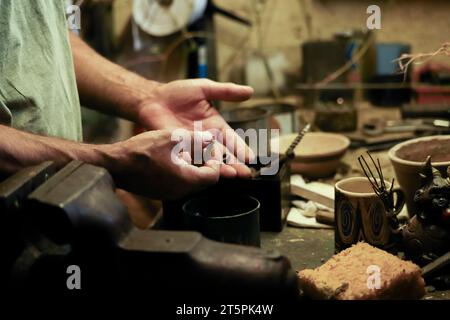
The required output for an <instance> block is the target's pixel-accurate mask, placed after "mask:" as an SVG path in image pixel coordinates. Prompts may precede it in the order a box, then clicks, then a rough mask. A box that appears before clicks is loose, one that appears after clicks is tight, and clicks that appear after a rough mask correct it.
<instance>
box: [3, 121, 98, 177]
mask: <svg viewBox="0 0 450 320" xmlns="http://www.w3.org/2000/svg"><path fill="white" fill-rule="evenodd" d="M0 137H2V138H1V139H0V173H1V174H2V175H3V174H6V175H9V174H13V173H15V172H17V171H18V170H20V169H22V168H24V167H27V166H33V165H36V164H39V163H41V162H44V161H48V160H51V161H53V162H54V163H55V164H56V165H57V166H58V167H63V166H64V165H65V164H67V163H68V162H70V161H72V160H81V161H84V162H88V163H92V164H97V165H104V160H103V159H104V158H103V155H102V152H101V151H100V148H101V147H100V146H94V145H88V144H82V143H77V142H73V141H66V140H62V139H57V138H49V137H42V136H38V135H34V134H31V133H27V132H23V131H19V130H16V129H13V128H10V127H6V126H2V125H0Z"/></svg>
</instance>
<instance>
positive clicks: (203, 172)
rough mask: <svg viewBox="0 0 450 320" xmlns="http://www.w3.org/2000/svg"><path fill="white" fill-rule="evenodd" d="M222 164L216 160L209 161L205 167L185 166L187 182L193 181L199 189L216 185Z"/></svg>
mask: <svg viewBox="0 0 450 320" xmlns="http://www.w3.org/2000/svg"><path fill="white" fill-rule="evenodd" d="M220 167H221V165H220V162H218V161H215V160H209V161H208V162H206V163H205V165H203V166H200V167H196V166H192V165H189V166H185V167H184V173H185V175H186V179H187V181H191V182H192V183H193V184H194V185H196V186H197V187H200V188H202V187H206V186H208V185H213V184H216V183H217V181H219V177H220Z"/></svg>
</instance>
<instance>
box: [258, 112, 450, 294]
mask: <svg viewBox="0 0 450 320" xmlns="http://www.w3.org/2000/svg"><path fill="white" fill-rule="evenodd" d="M358 107H359V108H358V109H359V111H360V112H359V123H360V124H361V123H363V122H364V121H367V120H368V119H369V118H373V117H379V118H385V119H393V120H394V119H398V118H400V112H399V110H398V109H396V108H376V109H375V108H371V107H370V106H368V105H367V104H363V105H359V106H358ZM303 115H304V116H305V117H306V118H307V120H309V119H308V116H309V115H308V113H307V112H304V113H303ZM365 151H366V150H365V149H356V150H349V151H348V152H347V154H346V155H345V157H344V158H343V161H342V165H341V168H340V169H339V170H338V174H336V175H335V176H334V177H332V178H330V179H327V180H324V181H323V182H327V183H330V184H334V183H335V181H337V180H340V179H342V178H346V177H351V176H363V173H362V171H361V170H360V168H359V165H358V162H357V157H358V155H361V154H364V153H365ZM372 154H373V156H374V157H376V158H379V159H380V163H381V166H382V169H383V174H384V176H385V177H386V179H388V180H390V179H391V178H393V177H395V172H394V169H393V167H392V165H391V163H390V160H389V158H388V155H387V150H385V151H381V152H374V153H372ZM261 238H262V247H263V248H264V249H276V250H278V251H280V252H281V253H282V254H284V255H285V256H287V257H288V258H289V259H290V260H291V263H292V266H293V268H294V269H295V270H302V269H305V268H316V267H318V266H320V265H321V264H323V263H324V262H325V261H327V260H328V259H329V258H330V257H331V256H332V255H333V254H334V230H330V229H305V228H294V227H290V226H286V227H285V228H284V230H283V231H282V232H280V233H269V232H263V233H262V236H261ZM424 299H427V300H435V299H450V290H447V291H437V290H436V291H434V292H428V293H427V295H426V296H425V297H424Z"/></svg>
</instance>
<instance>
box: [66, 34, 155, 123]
mask: <svg viewBox="0 0 450 320" xmlns="http://www.w3.org/2000/svg"><path fill="white" fill-rule="evenodd" d="M70 42H71V46H72V55H73V58H74V65H75V73H76V79H77V86H78V91H79V94H80V98H81V102H82V104H83V105H85V106H86V107H89V108H94V109H97V110H99V111H102V112H104V113H108V114H112V115H116V116H119V117H122V118H125V119H128V120H131V121H134V122H139V108H140V104H141V102H142V101H143V100H146V99H149V97H151V95H152V92H153V90H154V89H155V88H156V87H158V86H159V85H160V84H159V83H158V82H155V81H150V80H147V79H145V78H143V77H141V76H139V75H137V74H135V73H133V72H130V71H128V70H126V69H124V68H122V67H120V66H119V65H117V64H114V63H112V62H110V61H108V60H107V59H105V58H103V57H102V56H100V55H99V54H98V53H96V52H95V51H94V50H93V49H91V48H90V47H89V46H88V45H87V44H86V43H85V42H84V41H83V40H81V39H80V38H79V37H77V36H76V35H74V34H72V33H70Z"/></svg>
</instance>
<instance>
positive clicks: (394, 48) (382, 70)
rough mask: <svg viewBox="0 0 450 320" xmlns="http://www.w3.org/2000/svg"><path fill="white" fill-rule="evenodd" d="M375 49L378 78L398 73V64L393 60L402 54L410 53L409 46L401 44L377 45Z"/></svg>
mask: <svg viewBox="0 0 450 320" xmlns="http://www.w3.org/2000/svg"><path fill="white" fill-rule="evenodd" d="M376 48H377V72H376V74H377V75H379V76H387V75H393V74H396V73H398V71H399V68H398V63H397V62H395V61H394V60H395V59H398V58H400V56H401V55H402V54H404V53H410V52H411V46H410V45H407V44H402V43H378V44H377V45H376Z"/></svg>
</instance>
